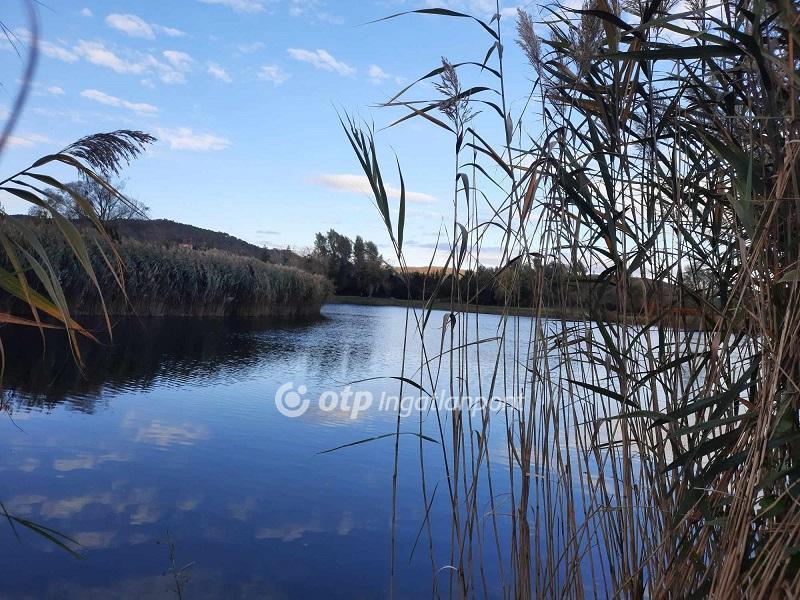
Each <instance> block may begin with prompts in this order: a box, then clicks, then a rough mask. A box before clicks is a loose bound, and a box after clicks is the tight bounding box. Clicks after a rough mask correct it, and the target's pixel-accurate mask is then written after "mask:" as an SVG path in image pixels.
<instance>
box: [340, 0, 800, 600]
mask: <svg viewBox="0 0 800 600" xmlns="http://www.w3.org/2000/svg"><path fill="white" fill-rule="evenodd" d="M677 7H678V5H677V4H676V3H675V2H668V1H666V0H638V1H637V0H633V1H630V2H617V1H616V0H613V1H612V0H590V1H588V2H585V3H584V4H583V7H582V8H581V9H573V8H570V7H569V6H558V7H551V6H543V7H541V14H540V15H539V16H533V15H530V14H528V13H525V12H520V13H519V14H518V16H517V23H516V31H513V30H512V31H511V32H510V33H509V29H512V28H510V27H508V26H507V25H506V23H507V21H508V19H507V18H506V17H503V16H501V15H502V14H503V12H502V11H501V7H500V3H499V2H498V3H497V7H496V14H495V15H494V17H493V18H491V19H485V20H484V19H481V18H478V17H473V16H470V15H466V14H464V13H459V12H456V11H453V10H451V9H437V8H429V9H423V10H417V11H412V12H413V13H415V14H416V15H422V16H434V17H437V16H442V17H447V18H451V19H453V26H456V25H459V26H462V25H463V27H465V31H468V30H467V29H466V28H468V27H472V28H473V29H472V31H473V32H474V36H475V40H476V42H475V45H476V55H475V57H474V58H473V59H472V60H467V61H465V62H460V63H451V62H449V61H446V60H445V61H443V63H442V64H441V65H440V66H439V67H438V68H436V69H433V70H432V71H430V72H429V73H428V74H427V75H425V76H423V77H422V78H421V79H420V80H419V82H425V81H430V80H433V81H434V82H436V86H435V87H436V89H437V91H438V93H439V94H440V97H439V98H434V99H424V98H423V99H409V98H408V95H409V92H410V91H411V90H416V89H417V84H412V85H411V86H408V87H407V88H406V89H404V90H402V91H401V92H400V93H398V94H397V95H396V96H394V97H393V98H391V99H390V100H389V101H388V102H387V103H386V106H387V107H389V108H392V109H395V110H402V111H403V112H404V114H403V116H402V117H400V118H399V119H398V120H397V121H395V122H394V123H393V124H392V125H393V126H394V125H397V124H399V123H400V122H403V121H406V120H408V119H423V120H425V121H427V122H428V124H429V125H430V126H431V127H434V128H438V129H439V130H442V131H445V132H446V133H447V134H448V135H451V136H452V140H453V142H454V149H455V153H454V157H453V171H452V173H446V174H444V175H443V177H445V178H447V179H449V180H451V181H454V182H455V187H454V189H453V204H452V223H451V225H450V227H448V229H449V230H448V231H447V232H446V234H443V236H442V237H443V239H449V240H451V246H450V252H449V256H448V259H447V264H446V270H449V271H450V272H451V273H452V274H453V275H454V276H453V277H451V278H449V279H446V278H445V277H444V276H442V277H441V279H440V285H450V286H451V288H450V289H451V303H452V307H453V309H454V310H453V314H452V316H451V317H450V318H448V319H446V320H445V321H444V322H440V321H438V320H434V319H430V318H429V317H430V315H431V309H432V307H433V300H437V299H438V300H440V299H441V290H440V289H439V287H440V286H432V289H431V290H430V296H429V297H430V298H431V302H430V303H428V305H426V306H425V307H424V308H423V309H421V310H419V309H413V308H409V312H408V319H409V323H410V324H411V329H412V331H413V332H415V333H414V334H413V335H410V336H409V337H408V338H407V339H406V340H405V344H406V347H410V346H411V345H417V346H419V347H420V349H421V351H420V352H419V356H420V359H419V364H405V363H404V364H403V365H402V367H401V373H400V374H399V375H400V377H401V385H402V386H405V387H408V386H413V387H415V388H417V389H419V390H423V391H425V392H426V393H430V394H431V395H432V396H435V395H436V394H437V393H438V392H439V391H440V390H442V388H446V389H448V390H449V393H450V395H456V396H458V395H464V396H468V395H469V393H470V390H473V392H474V390H476V389H478V390H482V391H483V393H484V394H485V393H486V390H490V393H494V394H498V395H501V396H503V395H505V396H508V395H509V394H510V395H512V396H516V395H518V394H520V393H521V394H522V395H523V397H524V399H525V401H524V403H523V405H522V407H521V408H520V407H514V408H513V409H512V408H509V409H508V410H506V411H501V412H499V413H492V412H489V411H488V410H487V411H484V412H483V413H481V414H480V415H479V416H478V418H477V419H476V417H475V416H474V415H467V414H462V413H459V412H458V411H455V412H450V413H441V414H440V413H438V412H436V411H434V413H432V415H433V416H432V417H431V418H435V419H437V420H438V423H439V432H440V440H439V441H440V443H441V448H436V449H433V450H431V449H429V447H428V446H427V445H425V444H423V440H424V435H423V421H422V419H421V420H420V429H419V434H418V436H417V437H418V443H419V455H420V456H419V465H420V468H421V469H422V473H421V475H422V486H421V490H420V494H421V497H422V502H424V507H425V508H424V511H423V514H424V521H427V519H428V518H430V509H429V507H430V506H431V504H432V503H433V502H434V498H433V495H434V491H433V490H435V489H437V487H436V486H437V485H438V490H439V494H440V498H441V494H442V493H444V494H446V495H447V503H448V504H449V507H450V514H451V531H452V535H451V536H449V538H448V539H440V538H436V539H434V538H433V537H432V535H431V528H430V526H429V524H428V526H426V523H425V522H423V524H422V526H421V527H420V537H421V538H422V540H420V543H419V545H420V546H421V547H423V546H427V547H428V548H429V550H430V557H431V558H430V560H431V567H432V572H431V574H432V589H433V591H434V594H436V595H441V596H448V597H453V596H456V597H476V596H481V595H483V594H486V593H488V592H489V591H491V590H500V593H501V594H502V595H503V596H504V597H516V598H528V597H537V598H567V597H575V598H582V597H624V598H688V597H705V596H711V597H715V598H739V597H748V598H778V597H796V596H797V595H798V593H800V421H799V420H798V416H799V414H800V343H799V342H798V339H800V338H799V337H798V335H799V334H800V263H799V262H798V260H799V259H800V158H798V156H799V155H798V152H799V151H800V128H798V117H800V104H798V100H799V98H800V69H799V67H800V52H798V47H797V45H798V43H800V34H799V32H800V16H799V15H798V6H797V4H796V3H792V2H788V1H784V0H780V1H776V2H757V1H755V0H743V1H742V2H738V3H723V4H714V5H712V4H710V3H706V2H705V1H704V0H696V1H692V2H689V3H687V4H686V5H685V6H684V8H683V9H681V11H680V12H679V11H678V10H677ZM404 14H410V13H404ZM394 16H395V17H397V16H400V15H394ZM390 18H392V17H390ZM537 21H538V22H537ZM512 38H516V41H517V42H518V43H519V45H520V46H521V48H522V50H523V51H524V53H525V55H526V56H527V58H528V61H529V70H528V72H527V75H528V76H529V77H530V78H531V80H532V85H531V88H530V90H529V97H528V99H527V101H526V102H524V103H519V102H517V103H516V104H514V106H516V107H518V108H517V112H516V114H515V113H512V111H511V110H510V108H509V107H510V106H512V103H511V100H512V99H510V98H509V97H508V95H507V89H508V86H507V79H508V77H509V74H508V72H507V71H506V63H507V60H506V59H507V56H506V54H507V53H508V52H511V51H512V46H513V44H512V43H511V42H512V41H513V40H512ZM471 78H479V83H478V84H476V85H474V86H471V87H470V86H469V85H466V84H464V83H462V82H464V81H466V80H468V79H471ZM419 82H417V83H419ZM419 89H420V90H424V89H430V88H424V87H419ZM514 100H516V99H514ZM521 106H524V107H525V110H522V111H520V108H519V107H521ZM479 111H480V113H481V114H477V113H478V112H479ZM342 124H343V127H344V129H345V132H346V134H347V137H348V139H349V141H350V144H351V145H352V147H353V150H354V151H355V153H356V156H357V158H358V160H359V162H360V164H361V167H362V169H363V171H364V173H365V175H366V176H367V177H368V179H369V181H370V183H371V187H372V191H373V194H374V198H375V203H376V206H377V208H378V210H379V213H380V217H381V219H382V221H383V222H384V224H385V225H386V228H387V232H388V234H389V237H390V239H391V242H392V244H393V245H394V249H395V252H396V255H397V260H398V262H399V264H400V265H401V267H400V271H401V273H402V272H403V266H404V265H405V264H406V263H405V258H404V253H403V234H404V226H405V197H404V194H401V198H400V204H399V211H397V212H395V211H394V210H393V208H392V206H391V205H390V203H389V201H388V196H387V192H386V189H385V185H384V175H383V174H382V173H381V168H380V164H379V161H378V159H377V155H378V152H377V150H376V146H375V142H374V138H373V133H372V131H371V130H370V129H368V128H363V127H361V126H360V125H359V124H358V123H356V122H355V121H353V120H350V119H343V123H342ZM392 162H393V161H392ZM400 180H401V188H402V187H403V186H402V181H403V177H402V174H400ZM493 232H501V238H502V239H501V247H502V248H503V251H502V258H501V262H500V271H501V272H502V273H504V274H506V275H507V276H509V277H511V278H512V279H513V278H514V277H519V276H523V274H525V273H528V274H529V273H539V275H537V277H538V280H536V281H532V282H530V284H531V285H532V286H533V289H534V290H536V289H538V290H540V291H541V290H544V289H547V290H551V289H552V285H551V284H552V282H547V281H543V280H542V275H541V273H542V271H541V270H539V271H538V272H537V271H535V270H532V269H530V268H526V267H527V266H529V265H530V264H531V261H533V260H536V259H537V258H540V257H545V260H562V259H564V258H565V257H566V258H567V259H570V262H571V263H572V264H575V263H577V262H578V261H581V262H582V263H583V264H585V265H589V266H590V269H591V272H592V274H593V276H594V280H595V281H597V282H598V285H600V284H602V285H606V286H612V287H613V288H614V289H616V290H617V304H618V306H619V310H620V311H621V312H622V313H623V315H624V313H625V311H626V298H629V297H630V296H631V294H630V291H631V290H630V289H629V288H630V286H631V285H632V281H634V280H635V279H636V278H645V279H648V280H653V281H661V282H664V283H665V284H668V285H669V286H674V287H675V289H678V290H679V291H680V293H679V294H677V295H676V298H675V302H676V303H680V302H681V295H686V296H691V298H692V302H693V303H696V304H697V305H699V306H700V307H702V308H701V309H702V311H703V313H704V319H705V320H707V321H708V322H709V323H711V325H710V326H709V328H708V330H706V331H702V332H692V331H688V330H687V329H686V328H683V327H680V326H678V325H679V324H676V323H675V320H674V318H673V316H672V315H670V314H669V312H670V311H669V310H668V309H669V307H668V306H667V307H663V310H656V311H654V312H653V313H652V314H651V315H650V319H649V320H648V322H646V323H636V322H634V321H631V322H630V324H629V325H625V326H623V325H617V324H609V323H607V322H605V320H604V319H603V316H602V311H601V308H602V307H600V306H597V305H595V304H594V303H592V302H590V303H589V304H588V305H587V306H585V307H584V308H585V311H586V313H585V314H586V315H588V316H587V318H584V319H579V320H570V321H568V320H565V319H561V320H552V319H550V320H547V319H544V318H541V316H542V315H541V308H542V302H541V301H536V300H534V302H533V303H531V304H530V305H526V306H519V305H518V303H517V302H516V301H515V299H514V298H513V297H511V296H509V298H508V300H507V305H508V308H509V311H508V312H507V313H506V315H505V316H504V317H503V318H502V320H501V325H500V327H499V328H498V331H497V336H498V338H499V340H498V339H494V338H493V339H491V340H485V339H484V340H479V339H477V338H476V332H477V330H478V329H477V326H476V325H475V322H474V319H479V318H480V316H479V315H473V316H471V317H469V318H468V317H467V314H466V312H461V309H463V307H464V305H467V306H469V305H470V304H471V303H474V298H475V297H476V295H477V294H478V293H479V292H480V289H478V288H477V287H474V286H475V285H476V284H475V283H474V282H473V288H472V289H471V290H470V292H469V293H467V294H464V292H463V288H464V282H463V281H462V282H461V284H460V285H458V286H456V285H453V284H452V282H453V281H456V280H457V277H455V275H456V274H458V273H461V272H464V271H466V272H469V271H472V272H475V271H476V270H477V267H478V266H479V265H480V264H481V261H482V246H483V245H484V244H489V243H490V242H489V241H487V240H491V239H492V235H493ZM491 243H493V242H491ZM406 276H408V274H407V275H406ZM690 278H691V279H692V280H693V281H692V285H688V283H689V281H688V280H689V279H690ZM698 281H700V282H702V285H700V286H698V285H697V283H698ZM469 283H470V282H466V284H467V285H469ZM658 289H659V288H656V293H658V291H657V290H658ZM562 293H563V294H564V295H565V296H564V297H565V301H566V294H567V293H568V291H567V290H566V289H564V290H563V292H562ZM645 293H650V294H652V293H653V291H652V290H648V291H646V292H645ZM539 298H541V293H540V294H539ZM678 306H680V304H678ZM511 309H514V310H513V312H514V313H517V314H518V312H517V311H519V310H522V309H527V310H528V314H530V315H531V316H532V317H534V319H532V320H531V321H520V320H519V319H517V318H515V317H512V316H509V314H508V313H511V312H512V310H511ZM432 327H433V328H443V329H444V331H442V332H438V331H437V332H436V333H435V334H433V335H432V336H428V339H430V338H431V337H433V338H435V339H436V340H441V341H440V342H439V343H438V345H437V346H436V347H430V343H428V345H427V347H426V342H425V340H426V336H425V332H426V331H429V330H430V328H432ZM509 354H510V356H511V359H509ZM487 355H488V356H489V357H490V358H491V360H492V361H493V362H494V365H495V367H494V369H491V370H489V371H488V372H487V371H486V370H484V371H481V370H478V372H477V374H476V373H475V369H473V368H472V367H474V365H476V364H480V360H481V357H484V358H485V357H486V356H487ZM396 433H397V435H396V438H395V439H396V443H395V450H394V456H395V467H396V468H395V475H394V489H395V491H396V489H397V477H398V470H397V461H398V459H399V456H400V454H399V451H398V449H399V445H400V444H401V443H408V442H407V441H402V442H401V440H408V439H409V438H408V437H404V436H401V435H400V418H399V416H398V420H397V431H396ZM498 437H499V438H500V439H499V440H498ZM413 443H414V444H417V442H416V441H415V442H413ZM498 446H499V447H502V448H504V449H505V451H503V452H500V454H501V457H497V456H495V454H496V452H495V453H493V450H492V449H493V448H494V449H496V448H498ZM502 457H508V458H507V459H503V458H502ZM504 460H507V462H504ZM432 461H435V462H442V461H443V462H444V466H445V469H446V473H447V481H433V480H431V479H430V477H429V476H428V475H427V473H428V471H427V470H426V469H425V465H426V464H431V462H432ZM486 497H488V498H489V502H488V505H486V504H484V502H483V501H482V499H484V498H486ZM395 498H396V495H395ZM438 500H439V498H437V501H438ZM393 509H394V510H393V515H394V517H393V532H395V533H396V527H397V514H396V511H397V504H396V502H393ZM426 538H427V539H426ZM423 540H424V541H423ZM443 547H444V549H445V550H446V555H447V556H448V557H449V558H448V559H447V560H446V561H444V562H442V561H441V558H437V557H441V556H442V548H443ZM397 560H399V558H398V557H397V549H396V536H393V542H392V575H394V573H395V566H396V563H397ZM489 563H494V564H499V565H500V568H499V573H500V574H499V580H487V576H486V572H487V571H486V569H484V565H487V564H489Z"/></svg>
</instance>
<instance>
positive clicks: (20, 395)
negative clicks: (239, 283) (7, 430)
mask: <svg viewBox="0 0 800 600" xmlns="http://www.w3.org/2000/svg"><path fill="white" fill-rule="evenodd" d="M315 324H316V322H315V321H275V320H257V319H251V320H233V319H203V320H202V321H199V320H197V319H185V318H184V319H181V318H162V319H122V320H118V321H116V322H115V323H114V326H113V339H112V340H109V339H107V336H105V335H103V334H104V333H105V331H103V330H102V329H101V328H100V326H99V325H98V326H97V327H95V328H93V329H94V330H95V331H98V332H99V333H98V337H100V338H102V342H101V343H100V344H96V343H91V342H89V341H88V340H82V341H81V344H80V347H81V354H82V357H83V360H84V364H85V366H84V368H83V370H81V369H80V368H79V367H78V366H77V364H76V361H75V360H74V357H73V356H72V353H71V352H70V349H69V347H68V345H67V344H66V341H65V339H64V336H63V335H62V334H61V333H58V332H46V336H45V339H44V343H43V341H42V338H41V337H40V335H39V332H37V331H35V330H31V329H28V328H5V329H4V330H3V332H2V337H3V339H4V340H5V346H6V373H5V376H4V380H3V383H4V388H5V391H6V394H7V395H8V396H9V397H10V398H13V400H14V401H16V402H18V403H20V404H21V405H24V406H26V407H29V408H46V409H52V408H53V407H54V406H55V405H56V404H58V403H59V402H62V401H64V400H68V401H69V402H70V404H71V406H72V408H74V409H76V410H80V411H84V412H93V411H94V410H95V407H96V403H97V402H98V401H102V399H103V396H104V394H108V393H114V392H121V391H126V390H137V389H138V390H144V389H148V388H151V387H152V386H154V385H156V384H157V385H169V386H181V385H185V384H187V383H190V382H201V381H218V380H219V378H229V377H235V376H236V375H237V374H238V373H242V372H245V371H247V370H249V369H252V368H253V367H255V366H257V365H258V364H259V363H260V362H261V361H263V360H265V359H266V358H268V357H275V356H279V355H281V354H286V353H289V352H294V351H295V349H294V348H292V347H291V346H290V347H289V348H287V346H286V340H287V338H288V337H290V336H297V337H302V336H303V333H304V332H305V331H307V330H308V329H309V328H311V327H313V326H314V325H315ZM265 331H266V332H269V333H270V334H269V335H259V333H263V332H265ZM100 332H102V333H100Z"/></svg>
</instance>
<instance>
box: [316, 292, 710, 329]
mask: <svg viewBox="0 0 800 600" xmlns="http://www.w3.org/2000/svg"><path fill="white" fill-rule="evenodd" d="M327 304H356V305H360V306H401V307H405V306H411V307H412V308H424V307H425V306H426V304H425V303H424V302H422V301H421V300H401V299H399V298H368V297H365V296H338V295H337V296H331V297H330V298H329V299H328V300H327ZM433 308H434V309H436V310H445V311H449V310H452V306H451V304H450V303H449V302H434V303H433ZM455 309H456V310H457V311H459V312H469V313H478V314H486V315H510V316H514V317H534V316H538V317H540V318H542V319H563V320H566V321H585V320H591V317H590V316H589V313H588V312H587V311H585V310H582V309H579V308H575V307H569V306H564V307H543V308H541V309H539V310H537V311H534V309H532V308H523V307H509V308H506V307H504V306H491V305H480V306H478V305H474V304H471V305H467V304H458V303H457V304H456V305H455ZM604 316H605V320H606V321H607V322H610V323H619V322H622V319H621V318H619V317H618V316H617V315H616V314H615V313H614V314H612V313H610V312H608V311H607V312H606V313H605V315H604ZM624 321H625V323H627V324H628V325H646V324H648V323H650V322H651V321H652V317H650V316H647V315H628V316H627V317H626V318H625V320H624ZM667 322H668V323H669V324H670V325H671V326H673V327H675V328H677V329H684V330H707V329H708V328H709V325H708V324H707V323H705V322H704V320H703V319H701V318H700V317H699V315H697V314H691V315H686V314H683V313H682V312H681V311H678V310H675V311H673V314H672V316H671V318H669V320H668V321H667Z"/></svg>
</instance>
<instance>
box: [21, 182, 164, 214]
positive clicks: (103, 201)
mask: <svg viewBox="0 0 800 600" xmlns="http://www.w3.org/2000/svg"><path fill="white" fill-rule="evenodd" d="M64 187H65V188H67V191H60V190H50V191H48V193H47V200H48V201H49V202H50V204H51V206H52V207H53V208H55V209H56V210H57V211H58V212H59V213H61V214H62V215H64V216H65V217H67V218H68V219H85V218H87V217H88V215H87V214H86V211H85V209H84V207H83V206H81V203H80V202H78V201H77V200H76V199H75V196H73V194H75V195H76V196H79V197H80V198H81V199H82V200H84V201H85V202H87V203H88V204H90V205H91V207H92V209H93V210H94V212H95V214H96V215H97V217H98V218H99V219H100V221H101V222H103V223H109V222H112V221H117V220H119V219H137V218H144V217H147V215H148V212H149V211H150V208H149V207H148V206H146V205H145V204H143V203H142V202H139V201H138V200H134V199H132V198H128V197H125V196H123V195H122V194H121V192H120V193H115V192H114V191H113V190H112V189H109V188H107V187H105V186H103V185H101V184H100V183H98V182H97V181H95V180H93V179H81V180H79V181H73V182H72V183H68V184H66V185H65V186H64ZM124 187H125V185H124V183H117V184H116V189H117V190H122V189H124ZM70 192H71V193H70ZM37 208H38V207H34V208H32V209H31V211H30V213H29V214H31V215H33V216H37V214H38V212H39V211H37ZM35 212H36V213H37V214H34V213H35Z"/></svg>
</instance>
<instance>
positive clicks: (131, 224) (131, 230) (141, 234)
mask: <svg viewBox="0 0 800 600" xmlns="http://www.w3.org/2000/svg"><path fill="white" fill-rule="evenodd" d="M110 227H111V228H113V229H114V230H115V233H116V234H117V235H118V236H119V237H120V238H123V239H124V238H132V239H136V240H139V241H142V242H152V243H156V244H166V245H173V244H174V245H187V246H188V245H191V246H192V247H193V248H194V249H196V250H212V249H213V250H222V251H224V252H230V253H231V254H239V255H242V256H252V257H253V258H259V259H261V260H264V259H268V260H267V262H278V263H280V262H282V260H281V258H280V257H282V256H284V255H286V258H287V259H291V258H297V259H299V258H300V257H299V256H298V255H297V254H295V253H294V252H292V251H290V250H278V249H266V248H262V247H259V246H256V245H255V244H251V243H249V242H246V241H244V240H242V239H240V238H237V237H234V236H232V235H230V234H229V233H225V232H223V231H212V230H210V229H203V228H202V227H195V226H194V225H187V224H186V223H177V222H175V221H170V220H168V219H119V220H116V221H114V222H113V223H112V224H111V225H110ZM265 252H266V253H269V254H270V256H269V257H267V256H265ZM273 259H274V260H273Z"/></svg>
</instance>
